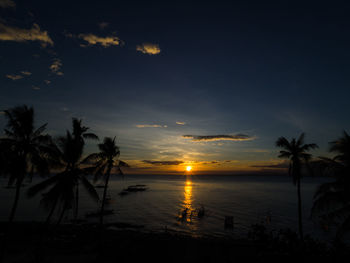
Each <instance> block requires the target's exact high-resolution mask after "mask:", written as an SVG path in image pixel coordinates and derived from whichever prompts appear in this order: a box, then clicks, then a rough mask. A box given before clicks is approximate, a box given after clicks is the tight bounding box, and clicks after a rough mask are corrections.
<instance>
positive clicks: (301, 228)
mask: <svg viewBox="0 0 350 263" xmlns="http://www.w3.org/2000/svg"><path fill="white" fill-rule="evenodd" d="M297 188H298V217H299V236H300V239H301V241H303V240H304V233H303V219H302V206H301V192H300V178H298V181H297Z"/></svg>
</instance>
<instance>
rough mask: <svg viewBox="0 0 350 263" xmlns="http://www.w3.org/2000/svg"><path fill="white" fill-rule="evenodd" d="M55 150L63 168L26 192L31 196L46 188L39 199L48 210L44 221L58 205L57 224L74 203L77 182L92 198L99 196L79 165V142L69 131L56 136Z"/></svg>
mask: <svg viewBox="0 0 350 263" xmlns="http://www.w3.org/2000/svg"><path fill="white" fill-rule="evenodd" d="M56 151H57V156H58V158H57V160H56V165H57V166H59V167H64V170H63V171H62V172H60V173H58V174H56V175H54V176H52V177H50V178H49V179H47V180H45V181H43V182H41V183H39V184H37V185H35V186H33V187H31V188H29V190H28V192H27V194H28V196H29V197H33V196H34V195H37V194H38V193H40V192H42V191H44V190H47V189H48V191H47V192H46V193H44V194H43V198H42V200H41V203H42V205H43V206H44V207H45V208H47V209H49V211H50V212H49V214H48V217H47V219H46V222H47V223H49V221H50V219H51V217H52V215H53V213H54V211H55V210H56V208H57V206H59V210H60V211H61V212H60V216H59V219H58V222H57V224H59V223H60V222H61V220H62V218H63V216H64V213H65V212H66V210H67V209H70V208H72V207H73V206H74V205H75V203H76V198H77V195H76V187H77V185H78V183H79V182H80V183H81V184H82V185H83V186H84V188H85V189H86V190H87V192H88V193H89V194H90V196H91V197H92V198H93V199H94V200H96V201H98V200H99V198H98V194H97V192H96V190H95V188H94V187H93V185H91V183H90V182H89V181H88V180H87V179H86V177H85V175H86V174H87V170H86V169H84V168H82V167H81V155H82V151H81V143H80V142H78V141H77V140H76V138H75V137H74V136H73V135H72V134H71V133H70V132H69V131H67V134H66V136H64V137H59V138H58V140H57V148H56Z"/></svg>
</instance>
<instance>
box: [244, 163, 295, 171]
mask: <svg viewBox="0 0 350 263" xmlns="http://www.w3.org/2000/svg"><path fill="white" fill-rule="evenodd" d="M250 167H254V168H267V169H285V168H288V167H289V164H288V162H283V163H277V164H266V165H252V166H250Z"/></svg>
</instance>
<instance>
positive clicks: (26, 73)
mask: <svg viewBox="0 0 350 263" xmlns="http://www.w3.org/2000/svg"><path fill="white" fill-rule="evenodd" d="M21 73H22V74H23V75H26V76H30V75H32V72H29V71H21Z"/></svg>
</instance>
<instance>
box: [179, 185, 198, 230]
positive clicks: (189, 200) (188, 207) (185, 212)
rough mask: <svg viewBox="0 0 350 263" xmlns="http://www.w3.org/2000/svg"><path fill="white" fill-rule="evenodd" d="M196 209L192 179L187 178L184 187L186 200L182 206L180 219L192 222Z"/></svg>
mask: <svg viewBox="0 0 350 263" xmlns="http://www.w3.org/2000/svg"><path fill="white" fill-rule="evenodd" d="M194 212H195V209H194V208H193V194H192V181H191V180H189V179H188V178H187V180H186V182H185V187H184V200H183V202H182V206H181V213H180V216H179V219H180V221H182V222H187V223H192V217H193V213H194Z"/></svg>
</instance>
